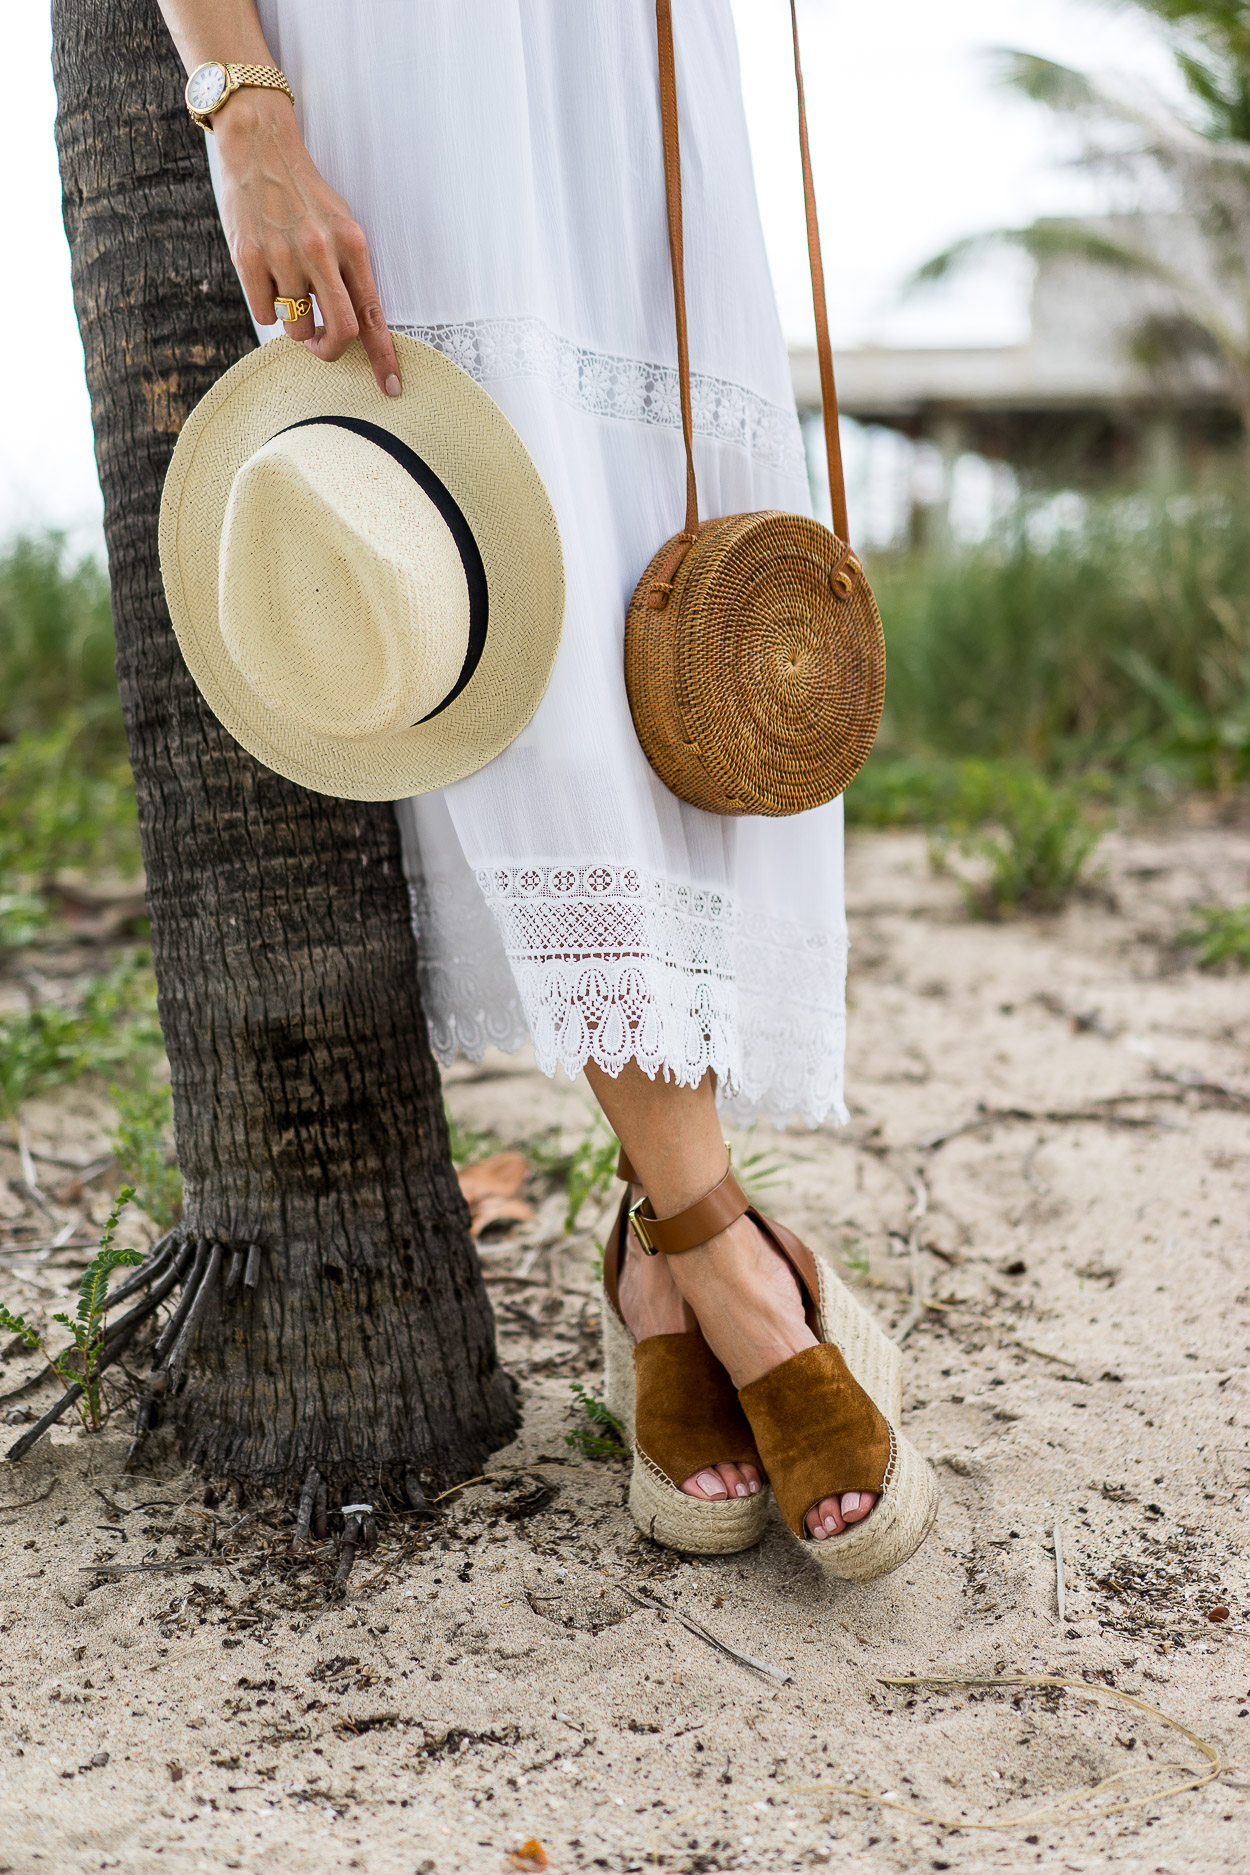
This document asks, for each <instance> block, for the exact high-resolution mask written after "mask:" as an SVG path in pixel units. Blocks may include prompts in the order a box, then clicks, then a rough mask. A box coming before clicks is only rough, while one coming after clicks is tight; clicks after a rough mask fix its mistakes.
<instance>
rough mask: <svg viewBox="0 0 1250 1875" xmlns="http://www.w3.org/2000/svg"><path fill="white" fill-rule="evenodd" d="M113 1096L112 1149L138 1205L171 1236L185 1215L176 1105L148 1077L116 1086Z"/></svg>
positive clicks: (166, 1091) (162, 1083)
mask: <svg viewBox="0 0 1250 1875" xmlns="http://www.w3.org/2000/svg"><path fill="white" fill-rule="evenodd" d="M109 1094H110V1096H111V1098H112V1101H113V1104H114V1106H115V1107H116V1108H117V1125H116V1127H115V1128H114V1130H113V1132H112V1133H111V1134H110V1135H109V1144H110V1145H111V1146H112V1148H113V1150H114V1152H115V1153H116V1154H117V1165H118V1170H119V1171H120V1173H121V1176H122V1178H123V1180H124V1181H125V1183H126V1184H127V1185H132V1186H133V1187H134V1198H135V1203H136V1204H137V1205H138V1206H139V1209H140V1210H141V1211H145V1212H146V1213H147V1215H148V1216H149V1217H150V1218H151V1220H152V1222H153V1223H154V1224H155V1225H156V1228H157V1229H158V1230H161V1231H164V1230H168V1229H169V1226H170V1225H171V1224H173V1223H174V1222H176V1220H177V1219H178V1217H179V1216H180V1215H181V1213H182V1173H181V1172H180V1171H179V1170H178V1161H177V1159H176V1158H175V1156H174V1147H173V1132H174V1102H173V1095H172V1093H171V1091H170V1087H169V1083H168V1082H167V1081H153V1080H151V1079H150V1078H149V1077H148V1076H147V1075H146V1074H144V1075H142V1076H140V1077H138V1079H137V1081H136V1084H134V1085H132V1086H130V1087H126V1086H123V1085H121V1084H119V1083H115V1084H114V1085H113V1086H112V1087H111V1088H110V1089H109Z"/></svg>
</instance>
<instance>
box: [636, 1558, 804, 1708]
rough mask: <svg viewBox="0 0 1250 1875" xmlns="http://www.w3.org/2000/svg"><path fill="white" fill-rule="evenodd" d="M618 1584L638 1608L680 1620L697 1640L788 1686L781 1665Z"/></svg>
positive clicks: (788, 1678) (655, 1599) (655, 1597)
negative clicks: (750, 1651)
mask: <svg viewBox="0 0 1250 1875" xmlns="http://www.w3.org/2000/svg"><path fill="white" fill-rule="evenodd" d="M620 1586H621V1587H622V1588H623V1589H624V1591H625V1593H626V1594H627V1595H628V1596H629V1598H630V1600H631V1601H635V1602H637V1603H638V1606H639V1607H640V1608H650V1609H652V1610H653V1611H654V1612H655V1613H656V1614H662V1615H668V1616H669V1618H670V1620H673V1621H680V1622H681V1625H682V1627H683V1628H686V1629H687V1630H688V1631H689V1632H690V1633H691V1634H694V1635H696V1636H697V1637H698V1639H699V1640H701V1641H706V1642H707V1644H708V1646H709V1647H714V1648H716V1650H717V1652H718V1653H722V1654H727V1655H728V1656H729V1658H730V1659H731V1660H736V1661H737V1663H738V1665H739V1666H740V1667H750V1668H751V1669H752V1670H753V1671H754V1672H756V1673H764V1674H767V1676H768V1678H769V1679H770V1680H779V1681H780V1683H781V1684H782V1686H789V1684H790V1681H791V1678H792V1676H791V1675H790V1674H789V1673H786V1672H785V1671H784V1670H783V1669H782V1668H781V1667H773V1666H770V1665H769V1663H768V1661H767V1660H757V1659H756V1658H755V1656H754V1655H753V1654H744V1653H742V1652H740V1650H739V1649H738V1648H736V1647H731V1646H730V1645H729V1642H728V1641H722V1640H721V1638H720V1636H719V1635H717V1634H711V1633H709V1632H708V1630H707V1629H706V1628H705V1627H703V1626H702V1624H701V1623H700V1622H698V1621H694V1620H692V1619H691V1617H690V1616H689V1615H684V1614H683V1613H682V1612H681V1609H680V1608H673V1607H671V1606H670V1605H669V1603H668V1602H664V1601H661V1600H660V1598H659V1596H658V1595H643V1594H640V1593H639V1592H638V1590H637V1589H631V1588H630V1586H629V1584H628V1582H622V1583H621V1585H620Z"/></svg>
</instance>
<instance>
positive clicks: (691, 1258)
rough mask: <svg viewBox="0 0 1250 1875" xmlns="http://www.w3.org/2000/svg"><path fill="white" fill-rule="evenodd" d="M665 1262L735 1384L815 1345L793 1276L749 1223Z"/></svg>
mask: <svg viewBox="0 0 1250 1875" xmlns="http://www.w3.org/2000/svg"><path fill="white" fill-rule="evenodd" d="M671 1264H672V1274H673V1280H674V1282H675V1284H676V1286H677V1288H678V1289H679V1290H680V1292H681V1294H682V1295H683V1296H684V1298H685V1300H686V1302H687V1303H688V1304H689V1306H690V1308H691V1309H692V1310H693V1312H694V1315H695V1317H696V1319H697V1320H698V1323H699V1326H700V1327H701V1328H702V1330H703V1335H704V1339H705V1340H706V1342H707V1344H708V1346H709V1347H710V1348H711V1350H712V1352H713V1353H714V1354H715V1355H716V1357H717V1359H718V1360H719V1361H720V1362H721V1365H722V1366H723V1367H724V1368H725V1369H726V1370H727V1372H728V1373H729V1375H730V1378H731V1379H732V1380H733V1383H734V1385H735V1386H736V1387H745V1386H749V1385H750V1383H751V1382H752V1381H753V1380H759V1379H761V1378H762V1377H763V1376H764V1375H765V1374H767V1373H771V1372H772V1370H773V1369H774V1368H775V1367H780V1366H781V1364H782V1362H783V1361H787V1360H789V1359H790V1358H791V1356H792V1355H795V1354H800V1353H802V1352H803V1350H804V1349H805V1348H810V1347H814V1346H815V1342H816V1337H815V1336H814V1335H813V1334H812V1331H811V1329H810V1328H809V1327H808V1325H807V1321H806V1319H805V1316H804V1313H803V1302H802V1298H801V1296H800V1293H799V1288H798V1284H797V1282H796V1281H795V1278H794V1273H793V1271H792V1270H791V1269H790V1267H789V1265H788V1264H787V1263H786V1262H785V1260H784V1259H783V1258H782V1257H780V1256H779V1255H778V1254H777V1252H776V1251H775V1250H774V1249H773V1248H772V1246H771V1244H770V1243H769V1242H768V1239H767V1238H766V1237H765V1236H764V1235H763V1233H762V1232H761V1231H760V1230H759V1229H758V1227H757V1226H756V1225H755V1224H753V1223H752V1222H751V1220H750V1219H749V1218H746V1217H743V1218H739V1219H738V1220H737V1221H736V1223H734V1224H731V1225H730V1226H729V1228H728V1230H724V1231H721V1232H719V1233H718V1235H717V1236H715V1237H713V1238H711V1239H710V1240H709V1241H708V1243H706V1244H704V1245H701V1246H700V1248H699V1249H697V1250H690V1251H686V1252H684V1253H683V1254H682V1255H681V1256H678V1257H673V1258H672V1259H671Z"/></svg>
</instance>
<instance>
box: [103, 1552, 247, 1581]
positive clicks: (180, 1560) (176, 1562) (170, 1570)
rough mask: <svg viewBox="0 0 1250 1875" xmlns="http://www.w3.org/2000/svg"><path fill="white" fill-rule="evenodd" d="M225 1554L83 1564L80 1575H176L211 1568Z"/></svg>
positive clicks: (225, 1558) (222, 1560) (226, 1559)
mask: <svg viewBox="0 0 1250 1875" xmlns="http://www.w3.org/2000/svg"><path fill="white" fill-rule="evenodd" d="M229 1560H230V1559H229V1557H227V1556H221V1555H216V1556H172V1557H171V1558H170V1560H169V1561H168V1562H118V1563H104V1562H102V1563H91V1564H89V1565H84V1567H83V1568H81V1569H80V1570H79V1571H78V1573H79V1575H80V1576H148V1575H176V1574H177V1573H178V1571H179V1570H182V1569H212V1568H215V1567H219V1566H220V1565H221V1564H222V1563H226V1562H228V1561H229Z"/></svg>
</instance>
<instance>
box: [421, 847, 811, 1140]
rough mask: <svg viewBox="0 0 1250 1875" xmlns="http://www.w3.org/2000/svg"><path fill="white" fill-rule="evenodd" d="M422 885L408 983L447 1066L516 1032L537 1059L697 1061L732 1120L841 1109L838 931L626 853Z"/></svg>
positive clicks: (660, 1070)
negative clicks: (661, 870) (754, 908)
mask: <svg viewBox="0 0 1250 1875" xmlns="http://www.w3.org/2000/svg"><path fill="white" fill-rule="evenodd" d="M423 883H424V891H423V892H422V893H420V894H416V895H414V914H415V918H416V922H417V926H418V932H419V935H420V936H421V938H422V947H421V954H422V965H421V970H422V994H423V997H424V999H425V1008H426V1015H427V1019H428V1022H429V1027H430V1039H431V1043H432V1046H433V1048H434V1052H435V1054H436V1056H437V1057H438V1059H439V1060H440V1061H442V1062H443V1063H444V1064H446V1063H448V1062H450V1061H451V1060H452V1059H453V1058H454V1057H455V1056H456V1055H458V1054H459V1055H466V1056H468V1057H469V1059H470V1060H480V1059H481V1057H482V1055H483V1053H484V1052H485V1050H486V1048H487V1047H488V1046H494V1047H496V1048H501V1049H504V1050H513V1049H516V1048H518V1047H520V1046H521V1045H522V1044H523V1043H524V1042H525V1041H526V1040H527V1039H528V1040H530V1041H532V1043H533V1047H534V1054H535V1057H536V1060H537V1064H538V1066H539V1067H540V1068H541V1069H542V1071H543V1072H544V1073H545V1074H554V1072H555V1070H556V1068H557V1067H560V1068H563V1069H564V1070H565V1072H566V1073H567V1074H570V1075H576V1074H578V1073H580V1072H581V1070H582V1069H583V1068H584V1067H585V1066H586V1064H587V1062H590V1061H593V1062H594V1063H595V1064H596V1066H598V1067H600V1068H601V1069H602V1070H603V1071H604V1073H605V1074H610V1075H616V1074H619V1073H620V1071H621V1069H622V1068H623V1067H624V1066H625V1065H626V1063H627V1062H629V1061H636V1062H637V1063H638V1065H639V1067H641V1068H642V1070H643V1072H644V1073H645V1074H647V1075H649V1076H654V1075H656V1074H662V1075H663V1076H664V1078H665V1079H666V1080H671V1081H676V1082H677V1083H678V1084H679V1085H682V1086H687V1087H693V1086H697V1084H698V1083H699V1082H700V1081H701V1080H702V1078H703V1076H704V1075H705V1074H706V1073H707V1072H708V1070H709V1069H711V1070H712V1071H713V1072H714V1073H715V1074H716V1077H717V1081H718V1085H719V1097H720V1101H721V1104H722V1106H723V1107H725V1108H726V1109H727V1110H728V1111H730V1112H732V1113H733V1115H734V1117H735V1118H737V1119H740V1120H743V1121H746V1122H749V1121H750V1120H752V1119H754V1118H755V1117H757V1115H759V1114H760V1113H767V1114H768V1115H769V1116H770V1118H772V1119H775V1120H778V1121H785V1120H787V1119H790V1118H792V1117H798V1118H800V1119H802V1120H803V1121H805V1122H806V1123H807V1124H808V1125H809V1126H819V1125H820V1124H821V1123H822V1122H823V1121H825V1120H826V1119H828V1118H830V1117H834V1118H836V1119H838V1120H839V1121H842V1120H845V1118H846V1109H845V1107H844V1105H843V1100H842V1059H843V1052H844V1046H845V1032H846V1017H845V1002H844V992H845V977H846V952H847V946H846V938H845V936H844V934H843V933H842V932H840V931H830V930H827V929H821V928H818V927H813V926H804V925H799V924H797V923H795V922H794V921H792V920H787V919H781V918H771V917H767V916H764V915H763V914H757V913H751V914H747V913H744V912H743V911H742V910H741V908H740V907H738V906H737V905H736V904H735V903H734V901H733V899H732V898H731V897H730V896H729V895H728V894H727V893H724V892H720V891H716V890H712V889H706V888H699V887H694V886H690V885H684V884H680V883H676V882H674V881H672V880H668V879H663V878H660V877H658V876H656V875H654V874H647V873H644V872H642V871H641V870H639V869H638V868H636V867H631V866H611V865H604V864H591V865H559V864H556V865H530V866H511V865H497V866H488V867H483V868H481V869H480V870H479V872H478V874H477V879H476V884H475V885H474V884H472V883H471V881H470V880H469V879H467V878H466V880H465V882H464V886H463V887H462V886H460V885H459V883H457V884H456V885H451V884H450V883H449V882H447V881H446V880H445V879H444V880H440V881H439V882H438V883H437V885H436V886H435V888H434V890H433V893H432V894H431V891H430V888H431V884H432V883H433V882H431V881H429V880H428V879H427V880H426V881H424V882H423ZM466 888H467V889H466ZM484 919H485V924H486V929H485V930H484V929H483V920H484ZM491 939H493V940H494V941H493V942H491V941H490V940H491ZM500 940H502V942H500Z"/></svg>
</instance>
